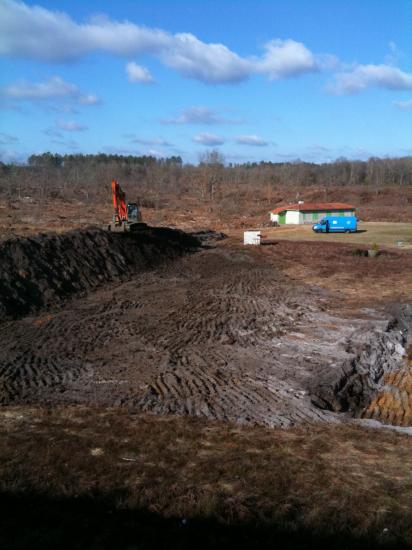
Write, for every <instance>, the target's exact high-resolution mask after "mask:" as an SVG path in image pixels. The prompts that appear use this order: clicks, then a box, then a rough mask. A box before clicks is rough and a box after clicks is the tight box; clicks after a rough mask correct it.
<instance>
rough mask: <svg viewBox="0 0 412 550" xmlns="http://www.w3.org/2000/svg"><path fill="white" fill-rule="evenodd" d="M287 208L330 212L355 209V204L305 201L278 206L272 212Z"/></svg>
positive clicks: (301, 210)
mask: <svg viewBox="0 0 412 550" xmlns="http://www.w3.org/2000/svg"><path fill="white" fill-rule="evenodd" d="M286 210H297V211H299V212H306V211H312V210H322V212H329V211H330V210H355V207H354V206H353V204H346V203H344V202H305V203H303V204H299V203H295V204H287V205H285V206H278V207H277V208H275V209H274V210H272V211H271V212H272V214H279V213H280V212H285V211H286Z"/></svg>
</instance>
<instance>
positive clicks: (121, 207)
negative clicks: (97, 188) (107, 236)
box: [107, 180, 147, 232]
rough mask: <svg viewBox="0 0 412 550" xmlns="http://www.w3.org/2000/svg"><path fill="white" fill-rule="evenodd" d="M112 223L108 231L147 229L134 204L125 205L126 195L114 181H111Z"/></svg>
mask: <svg viewBox="0 0 412 550" xmlns="http://www.w3.org/2000/svg"><path fill="white" fill-rule="evenodd" d="M112 201H113V208H114V212H113V221H112V222H111V223H110V224H109V225H108V227H107V228H108V230H109V231H116V232H123V231H137V230H138V229H142V228H144V227H147V225H146V224H145V223H142V214H141V212H140V210H139V207H138V205H137V204H136V203H135V202H129V203H126V195H125V193H124V191H123V190H122V188H121V187H120V185H119V184H118V182H117V181H116V180H113V181H112Z"/></svg>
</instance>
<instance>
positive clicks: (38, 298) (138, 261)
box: [0, 227, 200, 320]
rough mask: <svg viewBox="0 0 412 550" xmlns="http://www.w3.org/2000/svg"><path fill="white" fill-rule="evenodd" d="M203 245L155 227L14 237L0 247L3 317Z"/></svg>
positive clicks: (123, 276) (26, 311) (29, 310)
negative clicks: (133, 230)
mask: <svg viewBox="0 0 412 550" xmlns="http://www.w3.org/2000/svg"><path fill="white" fill-rule="evenodd" d="M199 244H200V243H199V240H198V239H196V238H195V237H193V236H191V235H188V234H186V233H184V232H183V231H179V230H175V229H169V228H153V227H147V228H146V229H144V230H142V231H139V232H138V233H121V234H113V233H110V232H107V231H104V230H102V229H87V230H74V231H70V232H68V233H65V234H60V235H57V234H40V235H38V236H35V237H29V238H26V237H15V238H12V239H9V240H7V241H5V242H3V243H2V244H1V246H0V320H4V319H7V318H17V317H21V316H23V315H26V314H29V313H32V312H34V311H37V310H39V309H41V308H44V307H49V306H53V305H55V304H57V303H59V302H61V301H62V300H64V299H65V298H68V297H69V296H71V295H73V294H78V293H82V292H86V291H88V290H90V289H92V288H94V287H96V286H98V285H100V284H101V283H103V282H115V281H121V280H125V279H127V278H128V277H130V276H131V275H133V274H134V273H136V272H138V271H141V270H144V269H147V268H149V267H153V266H155V265H158V264H159V263H161V262H164V261H166V260H170V259H173V258H175V257H177V256H179V255H181V254H184V253H186V252H190V251H193V250H195V249H196V248H197V247H198V246H199Z"/></svg>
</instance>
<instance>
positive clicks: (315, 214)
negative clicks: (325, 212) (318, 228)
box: [312, 212, 319, 222]
mask: <svg viewBox="0 0 412 550" xmlns="http://www.w3.org/2000/svg"><path fill="white" fill-rule="evenodd" d="M318 216H319V214H318V212H312V221H313V222H317V221H318Z"/></svg>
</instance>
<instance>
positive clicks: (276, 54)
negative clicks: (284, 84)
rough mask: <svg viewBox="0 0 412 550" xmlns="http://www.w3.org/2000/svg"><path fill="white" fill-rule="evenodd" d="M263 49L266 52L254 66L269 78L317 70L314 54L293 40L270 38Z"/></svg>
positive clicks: (274, 78)
mask: <svg viewBox="0 0 412 550" xmlns="http://www.w3.org/2000/svg"><path fill="white" fill-rule="evenodd" d="M265 49H266V53H265V55H264V56H263V58H262V59H260V60H257V62H256V67H257V71H258V72H261V73H263V74H266V75H267V76H268V78H269V79H270V80H276V79H279V78H285V77H288V76H295V75H298V74H302V73H308V72H314V71H318V70H319V64H318V61H317V60H316V57H315V56H314V54H313V53H312V52H311V51H310V50H308V49H307V48H306V46H304V44H301V43H300V42H296V41H295V40H272V41H271V42H268V43H267V44H266V46H265Z"/></svg>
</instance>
